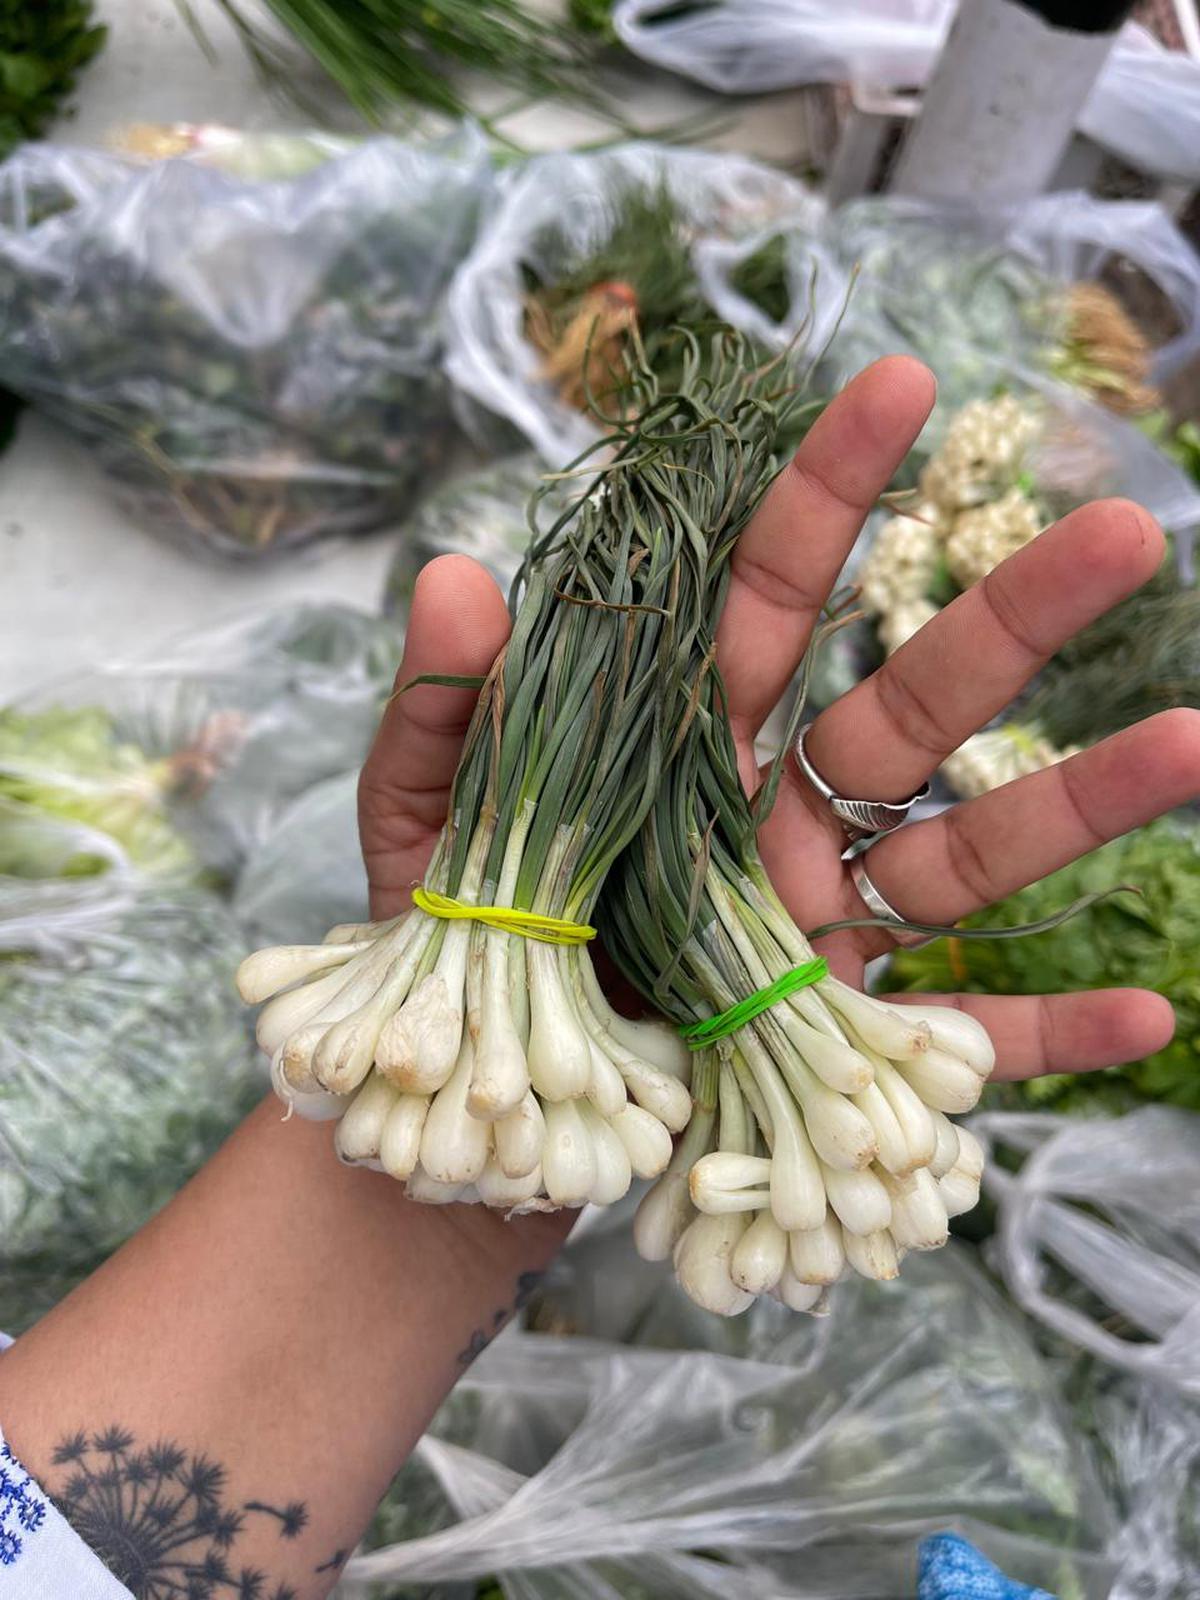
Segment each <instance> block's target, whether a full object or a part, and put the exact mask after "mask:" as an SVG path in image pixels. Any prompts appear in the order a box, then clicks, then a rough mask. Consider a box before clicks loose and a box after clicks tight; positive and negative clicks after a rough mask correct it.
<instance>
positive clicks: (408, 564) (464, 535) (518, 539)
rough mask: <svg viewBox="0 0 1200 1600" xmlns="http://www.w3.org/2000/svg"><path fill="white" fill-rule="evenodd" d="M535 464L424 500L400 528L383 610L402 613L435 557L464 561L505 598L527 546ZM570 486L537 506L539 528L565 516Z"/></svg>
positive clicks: (489, 470)
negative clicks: (477, 566) (492, 580)
mask: <svg viewBox="0 0 1200 1600" xmlns="http://www.w3.org/2000/svg"><path fill="white" fill-rule="evenodd" d="M542 471H543V468H542V464H541V462H540V461H539V460H538V458H537V456H536V455H534V453H533V452H532V451H526V452H524V453H523V454H521V455H515V456H509V457H507V458H506V459H505V460H503V461H498V462H496V463H495V464H494V465H493V466H489V467H484V468H483V469H482V470H481V471H478V472H471V473H468V474H466V475H464V476H462V477H458V478H453V479H451V481H450V482H449V483H447V484H445V485H443V487H442V488H440V489H439V490H438V491H437V493H436V494H433V495H431V496H430V497H429V499H428V500H425V501H424V502H423V503H422V504H421V505H420V506H419V507H418V508H417V510H416V511H415V512H414V513H413V514H412V516H411V517H409V518H408V520H407V521H406V522H405V523H404V525H403V526H402V527H401V529H400V532H399V535H398V537H397V539H396V548H395V554H394V555H393V557H392V562H391V566H390V567H389V568H388V573H387V579H386V582H385V585H384V597H383V605H384V610H385V611H387V612H389V613H394V612H404V611H406V610H407V609H408V603H409V601H410V600H411V599H412V591H413V585H414V584H415V582H416V580H417V574H418V573H419V572H420V570H421V568H422V567H423V566H424V565H425V563H426V562H427V561H432V560H433V559H434V557H435V556H444V555H464V556H471V557H473V559H474V560H476V561H478V562H479V563H480V564H481V565H482V566H484V567H486V568H487V570H488V571H489V572H490V573H491V575H492V577H493V578H495V580H496V582H497V583H498V584H499V585H500V587H501V588H502V589H503V590H504V591H505V593H506V594H507V592H508V586H509V584H510V583H511V582H512V580H513V579H514V578H515V577H516V574H517V569H518V567H519V566H520V564H521V559H522V557H523V556H524V554H525V551H526V549H527V547H528V545H529V539H530V526H529V501H530V496H531V495H532V494H533V492H534V490H535V489H536V488H537V487H538V485H539V481H540V477H541V473H542ZM570 499H571V492H570V488H569V486H564V487H563V488H562V489H561V490H560V491H556V490H551V491H550V492H549V493H548V494H547V495H546V498H545V499H544V500H543V501H542V502H541V506H540V509H539V515H538V525H539V526H540V527H542V526H546V525H547V524H548V523H549V521H550V520H551V519H552V518H553V516H554V515H555V514H556V511H562V510H565V509H566V507H567V505H568V504H569V502H570Z"/></svg>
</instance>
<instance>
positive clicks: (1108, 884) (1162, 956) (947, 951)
mask: <svg viewBox="0 0 1200 1600" xmlns="http://www.w3.org/2000/svg"><path fill="white" fill-rule="evenodd" d="M1116 884H1132V885H1134V886H1135V887H1136V888H1137V889H1138V890H1139V891H1140V894H1138V895H1133V894H1118V895H1114V896H1112V897H1111V898H1110V899H1107V900H1105V901H1103V902H1102V903H1101V904H1099V905H1096V906H1093V907H1092V909H1091V910H1090V911H1088V912H1086V913H1084V914H1083V915H1081V916H1078V917H1076V918H1074V919H1073V920H1072V921H1070V922H1066V923H1064V924H1063V925H1062V926H1061V927H1059V928H1056V929H1054V930H1053V932H1050V933H1043V934H1038V935H1036V936H1033V937H1030V938H1027V939H1004V940H954V939H943V940H939V941H938V942H937V943H936V944H932V945H928V946H926V947H925V948H924V949H921V950H902V951H898V952H897V953H896V955H895V956H893V958H892V960H891V962H890V963H889V967H888V971H887V973H886V975H885V977H884V978H883V980H882V984H881V987H883V988H885V989H896V990H910V991H913V992H935V993H936V992H944V991H947V990H957V989H965V990H968V991H970V992H973V993H989V994H1042V993H1049V994H1057V993H1060V992H1067V991H1071V990H1082V989H1099V988H1106V987H1109V986H1124V985H1133V986H1136V987H1142V988H1147V989H1154V990H1157V992H1158V993H1159V994H1162V995H1165V996H1166V997H1167V999H1168V1000H1170V1001H1171V1003H1172V1005H1173V1006H1174V1007H1175V1014H1176V1018H1177V1031H1176V1035H1175V1038H1174V1039H1173V1040H1172V1041H1171V1043H1170V1044H1168V1045H1167V1046H1166V1048H1165V1049H1163V1050H1160V1051H1158V1052H1157V1053H1156V1054H1155V1055H1152V1056H1150V1057H1148V1058H1147V1059H1146V1060H1144V1061H1139V1062H1135V1063H1134V1064H1132V1065H1130V1066H1123V1067H1110V1068H1108V1069H1107V1070H1106V1071H1103V1072H1095V1073H1088V1074H1085V1075H1083V1076H1079V1077H1073V1076H1064V1075H1055V1076H1051V1077H1046V1078H1031V1079H1029V1080H1028V1081H1027V1082H1025V1083H1022V1084H1017V1085H1006V1086H1004V1087H1003V1088H997V1089H995V1090H992V1091H989V1092H990V1093H991V1094H992V1096H993V1100H994V1101H996V1100H999V1101H1001V1102H1005V1101H1007V1102H1008V1103H1018V1104H1024V1105H1029V1106H1045V1107H1049V1108H1052V1109H1053V1110H1055V1111H1067V1112H1074V1111H1086V1112H1091V1111H1104V1110H1113V1111H1120V1110H1125V1109H1128V1108H1129V1107H1131V1106H1133V1105H1137V1104H1140V1103H1142V1102H1144V1101H1163V1102H1166V1103H1167V1104H1170V1105H1178V1106H1185V1107H1188V1108H1190V1109H1192V1110H1200V834H1198V833H1197V831H1196V828H1195V826H1194V824H1193V823H1191V822H1186V823H1185V822H1184V821H1183V820H1182V819H1180V818H1173V817H1172V818H1164V819H1162V820H1160V821H1158V822H1154V823H1151V824H1150V825H1149V826H1148V827H1145V828H1141V829H1139V830H1138V831H1137V832H1136V833H1132V834H1129V835H1127V836H1126V837H1125V838H1124V839H1118V840H1115V841H1114V842H1113V843H1111V844H1107V845H1104V846H1103V847H1102V848H1101V849H1099V850H1096V851H1093V852H1092V854H1091V855H1088V856H1085V857H1084V858H1083V859H1082V860H1081V861H1077V862H1074V863H1073V864H1072V865H1071V866H1069V867H1064V868H1063V869H1062V871H1061V872H1056V873H1054V874H1053V875H1052V876H1051V877H1049V878H1046V879H1045V880H1043V882H1041V883H1038V884H1034V885H1032V886H1031V887H1030V888H1028V889H1023V890H1022V891H1021V892H1020V893H1019V894H1015V895H1011V896H1010V897H1009V898H1008V899H1007V900H1004V901H1001V902H1000V904H999V905H996V906H992V907H989V909H988V910H987V911H984V912H981V913H979V915H977V916H975V917H971V918H970V919H968V922H967V924H966V925H967V926H968V927H984V928H986V927H995V928H999V927H1015V926H1017V925H1018V924H1020V923H1023V922H1031V921H1036V920H1037V919H1038V918H1040V917H1043V916H1046V915H1047V914H1049V913H1050V912H1052V911H1054V910H1055V909H1057V908H1058V907H1061V906H1063V905H1065V904H1067V903H1068V902H1069V901H1070V900H1072V899H1074V898H1076V897H1078V896H1080V895H1083V894H1088V893H1092V892H1096V891H1099V890H1103V889H1110V888H1112V887H1113V886H1114V885H1116Z"/></svg>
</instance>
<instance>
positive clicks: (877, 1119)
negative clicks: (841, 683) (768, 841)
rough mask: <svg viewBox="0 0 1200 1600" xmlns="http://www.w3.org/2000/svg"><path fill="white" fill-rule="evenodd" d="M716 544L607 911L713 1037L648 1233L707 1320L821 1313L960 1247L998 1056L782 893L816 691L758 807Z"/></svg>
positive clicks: (693, 510)
mask: <svg viewBox="0 0 1200 1600" xmlns="http://www.w3.org/2000/svg"><path fill="white" fill-rule="evenodd" d="M717 437H718V436H717V435H714V449H713V455H712V462H711V467H710V470H711V471H714V472H720V471H721V470H722V457H721V451H720V449H718V447H717V445H716V439H717ZM658 471H659V468H658V467H657V466H654V465H652V466H650V467H649V468H648V469H647V473H648V476H649V478H650V479H651V480H653V479H654V477H655V475H656V474H657V472H658ZM664 492H665V486H664ZM674 493H675V497H676V499H677V503H678V506H679V514H680V515H682V516H684V517H686V518H687V520H688V521H689V522H691V523H694V524H695V525H697V526H698V527H700V528H705V527H706V526H708V524H706V522H705V520H704V518H705V504H704V502H705V499H706V497H707V495H708V493H709V491H708V490H707V488H706V487H705V485H704V482H703V476H701V477H699V478H686V479H685V478H682V477H680V478H678V479H676V480H675V490H674ZM707 546H708V549H707V557H706V572H705V578H704V585H703V591H704V593H703V602H702V604H703V609H704V621H703V625H702V626H699V627H694V628H689V630H688V631H689V635H690V638H691V658H690V661H689V663H688V666H687V670H686V671H685V672H682V673H679V674H677V676H676V679H675V705H674V707H673V708H669V709H668V711H667V717H668V720H669V721H670V723H671V725H672V726H673V727H674V728H675V730H676V733H675V741H676V748H675V750H674V753H673V758H672V760H671V762H670V763H669V765H668V767H667V769H666V771H665V772H664V774H663V777H662V781H661V782H660V784H659V788H658V794H657V797H656V799H655V802H654V806H653V808H652V810H651V812H650V814H649V816H648V817H647V819H646V821H645V823H644V825H643V827H642V829H641V832H640V834H639V837H638V839H637V840H636V842H635V843H634V844H633V845H632V846H631V847H630V848H629V849H628V850H626V851H625V852H624V854H623V855H622V857H621V859H620V862H619V863H618V865H617V867H616V869H615V870H614V872H613V873H612V874H610V877H609V881H608V883H607V885H606V887H605V892H604V896H603V898H602V900H601V905H600V917H601V920H602V922H603V925H604V928H605V936H606V939H607V941H608V947H609V950H610V952H611V954H612V956H613V958H614V960H615V962H616V964H617V966H618V967H619V969H620V970H621V971H622V972H623V973H624V975H625V976H626V977H627V978H629V979H630V980H631V981H632V982H633V983H634V984H635V985H636V986H637V987H638V988H639V989H640V990H641V991H642V993H643V994H645V995H646V996H647V997H648V998H650V999H652V1000H653V1002H654V1004H655V1005H656V1006H657V1007H658V1009H659V1010H660V1011H662V1012H664V1013H665V1014H666V1015H667V1016H668V1017H670V1018H671V1019H672V1020H673V1021H675V1022H676V1023H677V1024H678V1025H680V1026H681V1027H682V1028H683V1029H684V1031H685V1032H688V1033H690V1034H691V1035H693V1042H694V1043H698V1044H700V1046H701V1047H700V1048H698V1049H697V1050H696V1053H695V1061H694V1066H693V1072H692V1077H691V1088H692V1098H693V1111H692V1117H691V1120H690V1122H689V1124H688V1126H687V1128H686V1129H685V1130H684V1132H683V1135H682V1137H681V1139H680V1141H679V1143H678V1145H677V1147H676V1149H675V1152H674V1155H673V1156H672V1159H671V1162H670V1165H669V1166H668V1168H667V1170H666V1172H665V1173H664V1174H663V1176H662V1177H661V1178H660V1179H659V1181H658V1182H657V1183H656V1185H655V1186H654V1187H653V1188H652V1189H651V1190H650V1191H649V1192H648V1194H647V1195H646V1197H645V1198H644V1200H643V1201H642V1204H641V1206H640V1209H639V1211H638V1214H637V1219H636V1222H635V1230H634V1231H635V1238H636V1241H637V1245H638V1248H639V1250H640V1252H641V1254H642V1255H643V1256H645V1257H646V1258H647V1259H649V1260H661V1259H666V1258H667V1257H669V1256H673V1258H674V1264H675V1271H676V1275H677V1277H678V1279H679V1282H680V1284H681V1285H682V1287H683V1288H684V1289H685V1290H686V1292H687V1293H688V1294H689V1295H690V1296H691V1297H692V1299H694V1300H695V1301H696V1302H697V1303H698V1304H699V1305H701V1306H703V1307H706V1308H707V1309H709V1310H711V1311H714V1312H718V1313H721V1314H724V1315H734V1314H736V1313H738V1312H740V1311H743V1310H745V1309H746V1308H747V1307H748V1306H749V1305H750V1304H751V1303H752V1301H753V1300H754V1298H755V1297H756V1296H758V1295H762V1294H771V1295H774V1296H775V1297H776V1298H778V1299H780V1300H782V1301H783V1302H784V1303H785V1304H787V1305H789V1306H791V1307H792V1308H794V1309H796V1310H800V1311H820V1310H821V1309H823V1306H824V1302H825V1298H826V1292H827V1290H828V1287H829V1286H830V1285H831V1284H833V1283H834V1282H835V1281H836V1280H837V1279H838V1278H839V1277H841V1276H842V1275H843V1273H845V1272H847V1271H855V1272H858V1273H859V1274H861V1275H864V1276H866V1277H870V1278H879V1279H884V1278H891V1277H894V1276H895V1275H896V1273H897V1271H898V1267H899V1262H900V1259H901V1258H902V1256H903V1255H904V1253H905V1252H906V1251H908V1250H914V1249H918V1250H927V1249H934V1248H936V1247H938V1246H939V1245H941V1244H944V1243H945V1241H946V1239H947V1236H948V1225H949V1219H950V1218H951V1217H952V1216H954V1215H956V1214H958V1213H960V1212H963V1211H966V1210H969V1209H970V1208H971V1207H972V1206H973V1205H974V1204H975V1202H976V1201H977V1199H978V1196H979V1183H980V1176H981V1171H982V1153H981V1150H980V1147H979V1144H978V1142H977V1141H976V1140H975V1138H974V1137H973V1136H972V1135H971V1133H970V1132H969V1131H968V1130H967V1129H966V1128H963V1127H961V1126H959V1125H957V1124H956V1123H955V1122H954V1121H953V1120H952V1118H953V1117H954V1116H955V1115H958V1114H961V1113H964V1112H967V1111H969V1110H971V1109H972V1107H973V1106H974V1105H975V1103H976V1101H977V1100H978V1098H979V1095H980V1093H981V1091H982V1088H983V1085H984V1082H985V1080H986V1078H987V1076H988V1074H989V1072H990V1070H991V1068H992V1065H993V1063H994V1051H993V1048H992V1045H991V1043H990V1041H989V1039H988V1037H987V1034H986V1032H985V1031H984V1029H983V1028H982V1027H981V1026H980V1025H979V1024H978V1023H977V1022H976V1021H975V1020H974V1019H973V1018H971V1017H968V1016H966V1015H964V1014H963V1013H961V1012H959V1011H956V1010H953V1009H950V1008H946V1007H940V1006H907V1005H906V1006H904V1007H903V1008H899V1009H898V1008H893V1007H891V1006H888V1005H886V1004H884V1003H882V1002H881V1001H879V1000H877V999H874V998H872V997H870V996H868V995H865V994H863V993H861V992H859V991H858V990H856V989H854V988H852V987H851V986H850V985H848V984H845V983H842V982H840V981H839V980H838V979H837V978H836V977H834V976H832V975H831V974H829V972H828V968H827V964H826V963H825V962H824V961H822V960H820V959H819V958H818V957H817V956H816V953H815V951H814V950H813V947H812V945H811V943H810V942H809V939H808V938H807V937H806V936H805V934H804V933H803V932H801V930H800V929H799V928H798V927H797V926H796V924H795V923H794V922H793V920H792V918H791V916H790V915H789V913H788V911H787V910H786V908H785V907H784V905H783V904H782V902H781V901H780V899H779V897H778V895H777V894H776V893H775V891H774V889H773V888H772V886H771V883H770V880H769V878H768V876H767V873H766V870H765V868H764V866H763V863H762V860H761V857H760V855H759V852H758V846H757V843H756V833H757V829H758V828H759V827H760V826H761V824H762V822H763V821H764V819H765V817H766V816H767V814H768V813H769V810H770V807H771V804H772V801H773V799H774V796H775V793H776V790H777V787H778V784H779V781H780V777H781V773H782V763H783V760H784V759H785V756H786V752H787V751H788V750H789V749H790V746H791V741H792V739H793V738H794V735H795V731H796V728H797V726H798V723H799V719H800V716H801V714H802V710H803V704H804V693H803V685H802V688H801V693H800V694H799V696H798V697H797V703H796V706H795V708H794V711H793V713H792V718H791V722H790V726H789V728H788V730H787V734H786V736H785V738H784V740H783V744H782V747H781V753H780V755H779V756H778V757H777V758H776V760H775V762H774V763H773V764H772V766H771V767H770V768H769V769H768V772H767V775H766V778H765V781H764V783H763V784H762V787H761V788H760V789H759V791H758V793H757V795H756V796H755V797H754V798H753V799H751V797H750V796H748V795H747V793H746V790H745V788H744V787H743V785H742V782H741V779H740V776H739V772H738V762H737V752H736V749H735V746H734V740H733V735H732V731H731V728H730V724H729V719H728V716H727V713H726V705H725V697H724V693H723V690H722V684H721V678H720V674H719V671H718V669H717V667H716V664H715V652H714V645H713V640H714V636H715V632H716V626H717V622H718V620H719V618H720V614H721V610H722V606H723V604H724V600H725V596H726V592H727V589H728V584H729V577H730V559H729V558H730V556H731V554H732V549H733V541H732V540H730V539H728V538H726V537H725V535H724V532H723V531H722V530H721V529H720V528H717V527H715V526H714V527H712V528H711V531H710V532H709V534H708V536H707ZM831 625H836V623H834V624H831ZM811 660H812V656H811V653H810V657H809V664H810V665H811ZM747 1002H749V1004H747ZM756 1008H761V1009H757V1014H754V1013H755V1011H756ZM705 1019H717V1020H709V1021H708V1022H707V1025H706V1026H698V1025H701V1024H705ZM697 1034H700V1035H701V1037H700V1038H699V1039H697V1038H695V1037H694V1036H695V1035H697ZM704 1035H707V1041H706V1040H705V1039H704V1037H703V1036H704Z"/></svg>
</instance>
